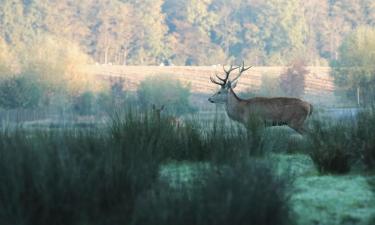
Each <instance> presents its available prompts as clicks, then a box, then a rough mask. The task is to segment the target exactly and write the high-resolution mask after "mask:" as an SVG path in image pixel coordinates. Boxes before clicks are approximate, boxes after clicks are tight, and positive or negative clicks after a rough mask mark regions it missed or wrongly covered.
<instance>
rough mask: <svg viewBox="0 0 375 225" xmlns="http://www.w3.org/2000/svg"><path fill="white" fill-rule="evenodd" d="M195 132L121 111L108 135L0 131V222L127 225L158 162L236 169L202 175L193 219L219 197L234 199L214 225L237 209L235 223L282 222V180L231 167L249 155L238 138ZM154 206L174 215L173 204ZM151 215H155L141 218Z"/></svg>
mask: <svg viewBox="0 0 375 225" xmlns="http://www.w3.org/2000/svg"><path fill="white" fill-rule="evenodd" d="M197 126H198V125H196V124H194V123H186V124H185V125H184V126H180V127H177V126H175V125H174V124H173V123H171V122H170V121H169V120H168V119H167V118H165V117H161V118H160V120H155V119H154V117H152V116H151V114H150V113H136V112H132V111H129V112H128V113H127V114H126V115H119V114H115V115H114V117H113V121H112V124H111V126H110V127H109V129H107V128H105V129H103V127H101V128H90V129H71V128H69V129H68V128H60V129H50V130H21V129H15V130H3V131H1V132H0V156H1V157H0V169H1V171H2V175H1V176H0V181H1V183H2V184H3V185H1V186H0V199H2V201H0V222H1V223H2V224H19V223H22V224H30V225H33V224H38V225H44V224H49V225H51V224H52V225H54V224H56V225H57V224H73V225H74V224H77V225H78V224H114V223H119V224H131V223H132V222H133V221H134V222H137V221H138V219H139V217H138V216H140V215H139V213H140V212H142V211H144V208H143V206H142V205H139V204H140V203H141V200H140V199H142V198H143V197H142V196H147V197H149V196H148V195H145V193H148V191H149V190H151V188H152V187H154V186H155V182H156V178H158V176H159V166H160V165H161V163H165V162H168V161H170V160H178V161H184V160H189V161H210V160H212V162H214V164H213V165H216V166H219V165H220V164H221V163H223V162H225V165H236V164H237V166H235V167H234V168H233V169H231V168H229V169H224V170H223V171H221V170H220V174H217V175H218V176H210V177H211V178H210V179H211V180H208V182H207V184H206V185H205V186H204V187H203V188H202V189H201V191H200V192H197V193H198V195H196V198H197V199H195V198H194V199H193V201H192V202H191V204H201V203H202V202H199V201H197V200H198V199H199V198H201V197H204V196H207V203H208V204H207V205H204V206H205V208H202V211H201V212H203V213H207V215H214V214H215V213H216V209H215V208H214V205H211V206H210V203H212V204H215V205H216V204H219V203H220V202H221V200H220V198H218V197H224V196H222V195H221V194H222V193H223V192H224V193H227V194H228V195H229V194H230V193H235V194H236V195H235V198H233V199H232V200H231V201H230V202H229V203H230V204H232V206H230V208H229V209H230V210H232V211H231V214H228V215H227V216H226V217H224V218H223V220H222V221H221V220H220V221H221V222H222V223H224V222H227V221H228V220H229V219H230V218H231V217H232V215H234V214H232V213H235V212H236V211H235V210H237V209H244V210H245V212H244V213H242V214H240V215H239V216H238V217H237V219H238V220H240V219H242V218H249V219H253V220H254V221H260V222H261V223H263V222H266V221H267V219H269V216H268V215H273V217H272V218H274V219H275V220H273V219H272V220H271V221H270V223H273V222H274V221H282V222H283V223H284V221H286V220H287V219H288V217H287V213H288V212H289V209H288V206H287V204H286V198H285V197H286V192H285V190H286V186H285V183H284V182H285V180H284V179H280V178H279V177H275V176H274V175H273V174H272V173H271V169H270V168H269V167H268V166H266V165H265V164H263V163H258V162H253V163H251V164H249V165H246V166H243V167H241V166H239V164H238V162H240V161H239V160H240V159H242V160H241V161H242V162H243V161H246V160H247V159H248V158H249V148H250V145H249V144H248V143H246V142H245V141H246V138H244V136H242V135H241V133H237V134H235V132H228V130H226V129H227V128H224V127H223V128H219V127H217V128H216V129H215V130H207V131H206V133H205V134H202V133H201V132H202V129H199V128H198V127H197ZM238 132H239V131H238ZM227 134H230V135H227ZM61 143H63V144H61ZM218 168H219V167H218ZM224 168H226V167H224ZM244 171H246V173H245V172H244ZM214 174H215V173H214ZM221 185H222V186H221ZM165 191H166V192H164V193H165V194H171V196H166V199H161V202H160V203H163V202H164V201H167V200H168V198H170V197H173V193H170V192H169V191H168V190H165ZM184 191H188V190H184ZM208 193H211V195H207V194H208ZM265 193H267V194H265ZM270 193H271V194H270ZM215 199H216V200H215ZM151 200H152V199H151ZM253 200H254V201H257V200H260V202H259V203H258V206H257V207H255V205H254V204H250V203H251V202H252V201H253ZM152 201H153V200H152ZM154 203H156V204H158V202H154ZM187 203H188V204H190V202H187ZM147 204H148V203H147ZM237 204H239V205H237ZM259 204H262V211H260V212H261V214H258V212H259V211H258V210H259ZM219 206H220V208H218V210H220V212H225V210H226V209H227V208H226V207H227V205H226V204H219ZM263 206H264V207H263ZM136 207H142V208H137V209H136ZM162 207H169V208H168V209H167V210H171V211H172V210H175V209H176V208H175V205H170V206H168V205H160V208H162ZM237 207H239V208H237ZM158 208H159V207H158ZM248 212H249V213H250V214H247V213H248ZM152 213H156V211H155V212H151V213H150V214H149V215H152ZM197 213H199V211H198V212H197ZM158 216H160V215H158ZM134 218H136V220H134ZM205 218H206V219H209V218H208V217H205ZM158 222H159V221H158Z"/></svg>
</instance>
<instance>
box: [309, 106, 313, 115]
mask: <svg viewBox="0 0 375 225" xmlns="http://www.w3.org/2000/svg"><path fill="white" fill-rule="evenodd" d="M313 109H314V107H313V106H312V105H311V104H310V112H309V116H311V114H312V113H313Z"/></svg>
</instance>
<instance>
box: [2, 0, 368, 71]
mask: <svg viewBox="0 0 375 225" xmlns="http://www.w3.org/2000/svg"><path fill="white" fill-rule="evenodd" d="M374 25H375V3H374V1H372V0H340V1H338V0H309V1H303V0H81V1H73V0H63V1H59V0H3V1H1V4H0V37H1V39H3V40H4V41H5V42H6V43H7V44H8V45H10V46H12V47H13V48H19V49H22V48H26V47H27V46H30V45H32V44H33V43H34V41H35V38H36V37H40V36H43V35H52V36H54V37H55V38H56V37H58V38H62V39H66V40H67V41H70V42H72V43H75V44H77V45H78V46H79V47H80V48H81V49H82V51H84V53H87V54H88V55H90V56H91V57H92V58H93V59H94V61H96V62H99V63H113V64H120V65H138V64H146V65H158V64H160V63H167V64H168V63H173V64H175V65H209V64H218V63H224V62H228V61H239V60H242V59H245V60H246V61H247V62H249V63H251V64H255V65H286V64H288V63H289V62H290V61H291V60H294V59H295V58H298V57H302V56H303V58H304V60H305V61H306V62H307V63H308V64H310V65H327V62H329V61H331V60H335V59H337V58H338V55H339V46H340V45H341V43H342V41H343V39H344V38H345V37H346V36H347V35H348V34H349V33H350V32H351V31H353V30H355V29H356V28H357V27H360V26H372V27H373V26H374Z"/></svg>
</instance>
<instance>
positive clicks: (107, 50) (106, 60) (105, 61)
mask: <svg viewBox="0 0 375 225" xmlns="http://www.w3.org/2000/svg"><path fill="white" fill-rule="evenodd" d="M108 52H109V46H107V47H106V48H105V52H104V64H107V63H108Z"/></svg>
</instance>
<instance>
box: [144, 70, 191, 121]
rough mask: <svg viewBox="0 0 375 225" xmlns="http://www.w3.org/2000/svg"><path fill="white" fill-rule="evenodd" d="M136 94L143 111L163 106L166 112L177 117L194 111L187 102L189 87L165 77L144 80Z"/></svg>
mask: <svg viewBox="0 0 375 225" xmlns="http://www.w3.org/2000/svg"><path fill="white" fill-rule="evenodd" d="M137 94H138V99H139V104H140V106H141V108H143V109H147V108H150V106H151V105H156V106H165V108H166V111H169V112H173V113H174V114H177V115H181V114H184V113H185V114H186V113H191V112H194V111H195V108H194V107H193V106H192V105H191V103H190V102H189V97H190V87H189V86H184V85H183V84H182V83H181V82H180V81H179V80H175V79H173V78H169V77H167V76H154V77H149V78H146V79H145V80H144V81H142V82H141V83H140V85H139V88H138V91H137Z"/></svg>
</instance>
